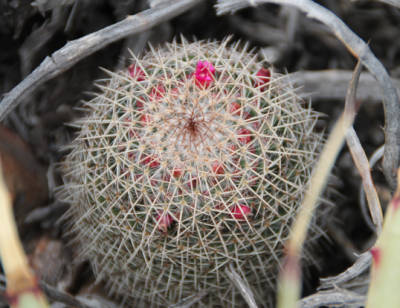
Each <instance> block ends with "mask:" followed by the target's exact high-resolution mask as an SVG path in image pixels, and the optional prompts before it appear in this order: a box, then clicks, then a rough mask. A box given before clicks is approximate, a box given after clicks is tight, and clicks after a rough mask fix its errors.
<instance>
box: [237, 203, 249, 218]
mask: <svg viewBox="0 0 400 308" xmlns="http://www.w3.org/2000/svg"><path fill="white" fill-rule="evenodd" d="M250 215H252V213H251V208H249V207H248V206H247V205H243V204H240V205H239V206H235V207H234V208H233V209H232V217H233V218H235V219H236V220H246V218H245V217H247V216H250Z"/></svg>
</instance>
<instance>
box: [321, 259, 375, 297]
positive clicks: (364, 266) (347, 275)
mask: <svg viewBox="0 0 400 308" xmlns="http://www.w3.org/2000/svg"><path fill="white" fill-rule="evenodd" d="M371 262H372V255H371V253H370V252H369V251H367V252H365V253H363V254H362V255H361V256H360V257H359V258H358V260H357V261H356V263H354V264H353V265H352V266H351V267H349V268H348V269H347V270H346V271H344V272H343V273H341V274H339V275H337V276H335V277H328V278H322V279H320V282H321V286H320V287H319V288H318V290H323V289H330V288H333V287H335V286H340V285H342V284H344V283H346V282H348V281H350V280H352V279H354V278H356V277H358V276H359V275H360V274H361V273H363V272H365V271H366V270H368V269H369V267H370V266H371Z"/></svg>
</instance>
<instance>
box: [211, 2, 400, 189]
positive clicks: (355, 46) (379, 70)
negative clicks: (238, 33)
mask: <svg viewBox="0 0 400 308" xmlns="http://www.w3.org/2000/svg"><path fill="white" fill-rule="evenodd" d="M253 3H256V4H260V3H275V4H281V5H282V4H287V5H293V6H295V7H297V8H299V9H300V10H302V11H303V12H305V13H306V14H307V16H308V17H311V18H315V19H316V20H318V21H320V22H322V23H324V24H326V25H327V26H329V27H330V28H331V29H332V30H333V32H334V33H335V35H336V36H337V37H338V38H339V39H340V40H341V41H342V42H343V43H344V44H345V45H346V46H347V48H348V49H349V50H350V52H351V53H353V55H354V56H356V57H357V58H359V59H360V60H361V62H362V63H363V65H364V66H366V67H367V68H368V69H369V71H370V72H371V74H372V75H374V77H375V78H376V79H377V80H378V82H379V86H380V88H381V91H382V95H383V98H384V106H385V134H386V142H385V156H384V158H383V172H384V174H385V177H386V180H387V181H388V183H389V186H390V189H391V190H392V191H394V190H395V189H396V184H397V175H396V170H397V168H398V166H399V163H400V121H398V119H399V118H400V102H399V98H398V96H397V92H396V89H395V88H394V87H393V84H392V83H391V80H390V77H389V75H388V73H387V71H386V69H385V68H384V67H383V65H382V63H381V62H379V60H378V59H377V58H376V57H375V56H374V54H373V53H372V51H371V49H370V48H369V47H368V45H367V44H366V43H365V42H364V41H363V40H362V39H360V38H359V37H358V36H357V35H356V34H355V33H353V32H352V31H351V30H350V29H349V27H347V26H346V25H345V24H344V23H343V21H341V20H340V19H339V18H338V17H337V16H336V15H335V14H333V13H332V12H330V11H329V10H327V9H325V8H324V7H322V6H321V5H319V4H317V3H315V2H313V1H310V0H254V1H248V0H219V1H218V4H217V5H216V8H217V14H218V15H222V14H225V13H229V12H234V11H237V10H239V9H242V8H244V7H247V6H250V5H252V4H253Z"/></svg>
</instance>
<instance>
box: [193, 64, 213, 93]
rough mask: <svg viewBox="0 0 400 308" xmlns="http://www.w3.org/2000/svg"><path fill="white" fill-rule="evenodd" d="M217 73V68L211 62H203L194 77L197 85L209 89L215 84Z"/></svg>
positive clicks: (198, 66) (198, 65)
mask: <svg viewBox="0 0 400 308" xmlns="http://www.w3.org/2000/svg"><path fill="white" fill-rule="evenodd" d="M214 73H215V67H214V66H213V65H212V63H211V62H207V61H204V62H203V61H201V60H199V62H198V63H197V68H196V71H195V72H194V76H195V79H196V84H197V85H198V86H203V87H209V86H210V85H211V83H212V82H213V76H214Z"/></svg>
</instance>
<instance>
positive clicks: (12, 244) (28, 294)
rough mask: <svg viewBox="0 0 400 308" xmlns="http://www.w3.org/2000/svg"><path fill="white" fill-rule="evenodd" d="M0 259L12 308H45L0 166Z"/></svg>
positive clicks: (45, 304) (44, 301) (43, 298)
mask: <svg viewBox="0 0 400 308" xmlns="http://www.w3.org/2000/svg"><path fill="white" fill-rule="evenodd" d="M0 217H1V225H0V258H1V263H2V266H3V269H4V272H5V275H6V279H7V291H6V293H7V297H8V298H9V301H10V304H11V306H12V307H21V308H23V307H25V308H27V307H33V306H29V305H28V306H23V305H22V304H23V303H25V302H26V303H30V304H31V305H34V304H35V305H36V306H35V307H47V303H46V300H45V297H44V295H43V294H42V292H41V291H40V289H39V288H38V286H37V283H36V280H35V278H34V277H33V276H32V274H31V272H30V269H29V266H28V260H27V258H26V256H25V253H24V250H23V248H22V245H21V242H20V240H19V236H18V230H17V226H16V225H15V221H14V216H13V211H12V204H11V198H10V194H9V192H8V190H7V188H6V185H5V182H4V178H3V171H2V168H1V165H0Z"/></svg>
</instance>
